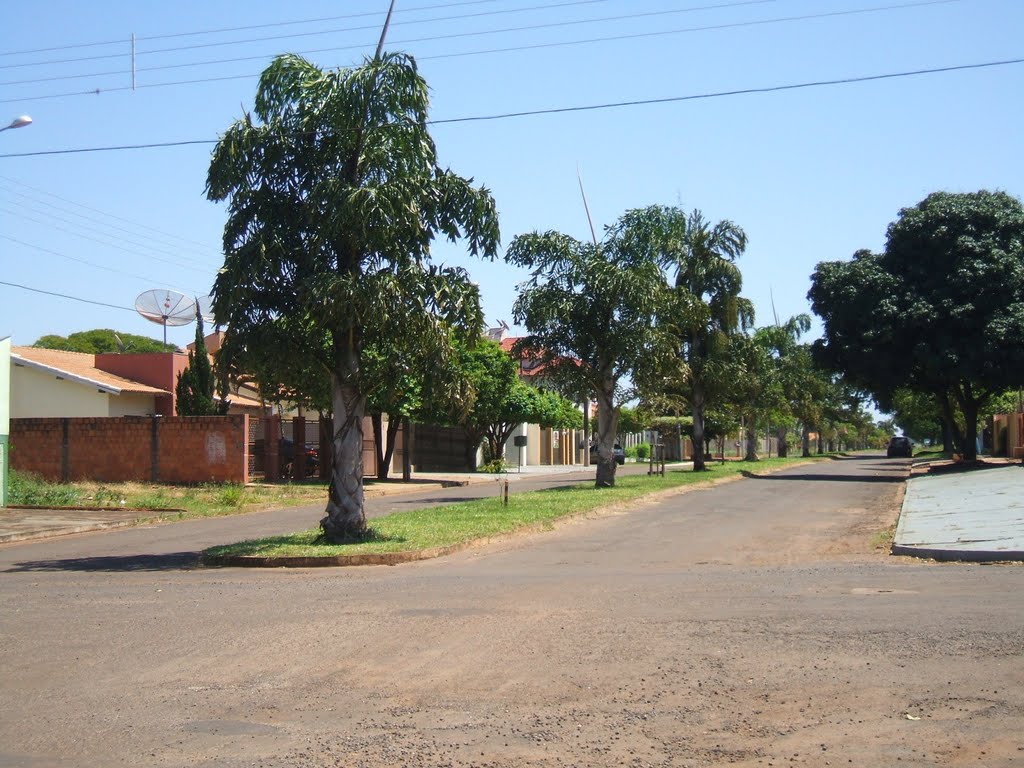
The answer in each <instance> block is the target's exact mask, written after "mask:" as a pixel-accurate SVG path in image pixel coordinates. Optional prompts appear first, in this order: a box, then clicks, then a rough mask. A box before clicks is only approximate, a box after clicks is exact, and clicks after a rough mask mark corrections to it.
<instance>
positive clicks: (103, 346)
mask: <svg viewBox="0 0 1024 768" xmlns="http://www.w3.org/2000/svg"><path fill="white" fill-rule="evenodd" d="M32 346H33V347H42V348H43V349H61V350H64V351H66V352H85V353H87V354H90V355H97V354H103V353H116V352H120V353H123V354H126V355H131V354H145V353H149V352H175V351H177V349H178V348H177V347H176V346H175V345H174V344H164V343H163V342H161V341H158V340H157V339H151V338H149V337H148V336H138V335H136V334H134V333H125V332H124V331H114V330H111V329H110V328H95V329H93V330H91V331H78V332H76V333H71V334H68V335H67V336H66V337H65V336H57V335H53V334H50V335H47V336H40V337H39V338H38V339H37V340H36V342H35V344H33V345H32Z"/></svg>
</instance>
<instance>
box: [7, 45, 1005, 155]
mask: <svg viewBox="0 0 1024 768" xmlns="http://www.w3.org/2000/svg"><path fill="white" fill-rule="evenodd" d="M1021 63H1024V58H1016V59H1004V60H1001V61H985V62H981V63H977V64H955V65H950V66H948V67H931V68H928V69H914V70H907V71H903V72H886V73H883V74H878V75H862V76H858V77H843V78H837V79H833V80H813V81H809V82H803V83H788V84H784V85H770V86H764V87H759V88H737V89H734V90H729V91H713V92H710V93H696V94H690V95H687V96H668V97H664V98H658V99H635V100H631V101H614V102H605V103H602V104H584V105H579V106H572V107H552V108H549V109H532V110H522V111H518V112H502V113H497V114H492V115H473V116H467V117H450V118H443V119H439V120H428V121H427V123H428V125H447V124H454V123H469V122H482V121H487V120H507V119H510V118H514V117H531V116H536V115H553V114H560V113H565V112H589V111H595V110H602V109H617V108H621V107H638V106H645V105H649V104H670V103H674V102H683V101H699V100H703V99H715V98H721V97H725V96H746V95H750V94H757V93H778V92H781V91H794V90H799V89H803V88H823V87H826V86H833V85H850V84H853V83H868V82H873V81H878V80H894V79H897V78H903V77H916V76H919V75H934V74H942V73H946V72H962V71H968V70H974V69H986V68H991V67H1004V66H1009V65H1012V64H1021ZM216 143H217V140H216V139H196V140H193V141H165V142H152V143H148V144H122V145H119V146H110V147H80V148H77V149H49V150H41V151H38V152H11V153H7V154H0V159H3V158H12V157H40V156H45V155H72V154H82V153H88V152H117V151H121V150H130V149H155V148H158V147H161V148H162V147H181V146H187V145H192V144H216Z"/></svg>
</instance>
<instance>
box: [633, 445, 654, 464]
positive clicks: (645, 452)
mask: <svg viewBox="0 0 1024 768" xmlns="http://www.w3.org/2000/svg"><path fill="white" fill-rule="evenodd" d="M650 455H651V444H650V443H640V444H639V445H637V446H636V457H637V458H638V459H640V460H641V461H644V460H646V459H648V458H650Z"/></svg>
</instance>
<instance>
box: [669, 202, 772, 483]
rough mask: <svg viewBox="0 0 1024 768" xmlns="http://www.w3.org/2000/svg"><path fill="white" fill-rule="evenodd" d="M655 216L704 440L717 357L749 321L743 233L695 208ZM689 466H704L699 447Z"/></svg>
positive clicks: (698, 436) (697, 437)
mask: <svg viewBox="0 0 1024 768" xmlns="http://www.w3.org/2000/svg"><path fill="white" fill-rule="evenodd" d="M660 219H661V222H660V229H661V231H662V232H664V233H665V235H666V237H665V240H664V245H663V248H662V252H661V263H662V265H663V266H664V267H665V268H666V269H668V270H669V273H670V276H671V278H672V284H673V288H674V292H675V295H676V299H675V305H676V307H678V313H677V315H676V317H675V318H673V320H672V323H673V325H674V329H675V333H676V334H677V335H678V338H679V341H680V348H681V350H682V356H683V360H684V362H685V363H686V367H687V369H688V376H687V378H686V380H685V390H686V399H687V400H688V401H689V403H690V407H691V409H692V412H693V442H694V445H695V446H703V445H704V411H705V408H706V407H707V405H708V394H709V391H710V390H711V388H712V387H713V386H714V382H715V379H716V373H719V372H720V371H719V370H718V369H720V368H721V367H722V365H720V360H717V359H716V358H720V357H722V356H724V357H728V353H727V348H728V346H729V337H730V335H732V334H734V333H736V332H737V331H746V330H747V329H748V328H750V327H751V326H752V325H753V323H754V307H753V304H752V303H751V302H750V301H749V300H747V299H745V298H743V297H741V296H740V290H742V288H743V277H742V275H741V273H740V269H739V267H738V266H737V265H736V260H737V259H738V258H739V257H740V256H741V255H742V254H743V252H744V250H746V247H747V235H746V233H745V232H744V231H743V230H742V229H741V228H740V227H739V226H737V225H736V224H734V223H733V222H731V221H728V220H724V221H719V222H717V223H715V224H712V223H711V222H710V221H709V220H708V219H706V218H705V217H704V214H702V213H701V212H700V211H697V210H695V211H693V212H692V213H690V214H689V215H687V214H686V213H684V212H683V211H682V210H680V209H678V208H663V209H661V211H660ZM719 378H720V377H719ZM693 468H694V470H695V471H698V472H699V471H702V470H704V469H705V468H706V467H705V461H704V452H703V450H700V449H699V450H697V451H695V455H694V457H693Z"/></svg>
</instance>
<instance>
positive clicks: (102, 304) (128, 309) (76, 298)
mask: <svg viewBox="0 0 1024 768" xmlns="http://www.w3.org/2000/svg"><path fill="white" fill-rule="evenodd" d="M0 285H6V286H10V287H11V288H20V289H21V290H23V291H32V293H42V294H44V295H46V296H57V297H58V298H61V299H70V300H71V301H80V302H82V303H83V304H95V305H96V306H98V307H109V308H110V309H123V310H124V311H125V312H135V307H122V306H119V305H117V304H107V303H106V302H104V301H93V300H92V299H83V298H81V297H79V296H69V295H68V294H66V293H57V292H56V291H44V290H43V289H42V288H33V287H31V286H29V285H21V284H20V283H9V282H7V281H6V280H0Z"/></svg>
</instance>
